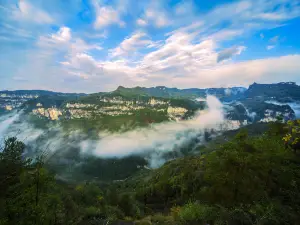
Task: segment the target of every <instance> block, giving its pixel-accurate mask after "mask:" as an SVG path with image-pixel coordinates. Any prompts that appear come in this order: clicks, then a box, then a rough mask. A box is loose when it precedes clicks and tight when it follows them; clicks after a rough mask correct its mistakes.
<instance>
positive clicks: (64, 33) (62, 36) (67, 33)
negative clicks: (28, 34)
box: [51, 27, 71, 42]
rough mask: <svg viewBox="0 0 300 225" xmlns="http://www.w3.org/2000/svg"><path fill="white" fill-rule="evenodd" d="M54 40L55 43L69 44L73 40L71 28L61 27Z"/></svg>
mask: <svg viewBox="0 0 300 225" xmlns="http://www.w3.org/2000/svg"><path fill="white" fill-rule="evenodd" d="M51 37H52V39H53V40H55V41H59V42H60V41H61V42H67V41H70V40H71V29H70V28H69V27H61V28H60V29H59V31H58V32H57V33H56V34H53V35H52V36H51Z"/></svg>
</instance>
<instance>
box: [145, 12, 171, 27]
mask: <svg viewBox="0 0 300 225" xmlns="http://www.w3.org/2000/svg"><path fill="white" fill-rule="evenodd" d="M145 17H146V19H147V20H149V21H151V22H153V23H154V25H155V26H156V27H158V28H161V27H165V26H168V25H170V24H171V21H170V19H169V18H168V17H167V15H166V13H165V12H164V11H160V10H158V9H152V8H149V9H147V10H146V12H145Z"/></svg>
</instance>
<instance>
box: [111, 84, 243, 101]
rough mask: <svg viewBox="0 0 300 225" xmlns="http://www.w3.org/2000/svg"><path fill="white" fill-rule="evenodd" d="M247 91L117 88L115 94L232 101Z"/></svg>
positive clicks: (236, 89) (237, 88) (160, 87)
mask: <svg viewBox="0 0 300 225" xmlns="http://www.w3.org/2000/svg"><path fill="white" fill-rule="evenodd" d="M246 90H247V89H246V88H244V87H232V88H206V89H199V88H189V89H178V88H168V87H165V86H157V87H150V88H145V87H135V88H125V87H122V86H119V87H118V88H117V90H116V91H115V92H117V93H120V94H123V95H126V96H130V95H137V94H139V95H143V96H153V97H164V98H189V99H194V98H204V97H205V96H206V95H207V94H209V95H214V96H217V97H218V98H219V99H221V100H233V99H236V98H237V97H240V94H242V93H244V92H245V91H246Z"/></svg>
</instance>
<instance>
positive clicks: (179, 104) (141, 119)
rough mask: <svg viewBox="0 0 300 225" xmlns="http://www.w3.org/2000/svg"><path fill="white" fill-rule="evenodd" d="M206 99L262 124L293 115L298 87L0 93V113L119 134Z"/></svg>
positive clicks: (185, 114) (232, 116) (177, 116)
mask: <svg viewBox="0 0 300 225" xmlns="http://www.w3.org/2000/svg"><path fill="white" fill-rule="evenodd" d="M207 95H214V96H216V97H217V98H218V99H220V100H221V101H222V102H223V104H224V109H225V115H226V118H227V119H229V120H232V121H236V122H235V123H236V124H240V125H241V124H248V123H253V122H259V121H260V122H268V121H272V120H276V118H277V117H278V116H281V117H283V118H284V119H285V120H288V119H293V118H295V116H296V115H299V112H298V108H297V107H298V106H299V105H300V104H299V102H300V100H299V99H300V87H299V86H298V85H296V84H295V83H293V82H285V83H278V84H257V83H254V84H252V85H250V86H249V88H248V89H246V88H242V87H232V88H207V89H198V88H190V89H178V88H168V87H165V86H157V87H150V88H146V87H134V88H125V87H123V86H119V87H118V88H117V89H116V90H115V91H112V92H99V93H94V94H83V93H60V92H52V91H43V90H17V91H1V92H0V114H4V113H7V112H10V111H11V110H13V109H18V110H23V112H25V114H26V115H28V116H29V117H30V119H31V121H33V122H34V124H38V125H43V124H45V123H47V121H59V122H60V124H61V125H62V126H63V127H65V128H66V129H68V130H72V129H81V130H84V131H88V130H95V131H96V130H97V131H100V130H109V131H125V130H130V129H134V128H136V127H145V126H148V125H150V124H153V123H161V122H164V121H178V120H185V119H188V118H191V117H193V115H194V114H195V112H196V111H198V110H203V109H205V108H206V102H205V98H206V96H207ZM298 100H299V102H298ZM291 102H293V104H291ZM297 113H298V114H297ZM240 125H239V126H240Z"/></svg>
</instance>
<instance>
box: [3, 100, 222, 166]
mask: <svg viewBox="0 0 300 225" xmlns="http://www.w3.org/2000/svg"><path fill="white" fill-rule="evenodd" d="M206 100H207V105H208V108H207V109H206V110H203V111H199V112H198V113H197V114H196V116H195V117H194V118H193V119H190V120H185V121H179V122H165V123H160V124H154V125H151V126H149V127H147V128H139V129H135V130H132V131H127V132H124V133H109V132H101V133H99V135H98V138H97V139H94V138H90V137H89V136H88V135H87V134H84V133H82V132H80V131H79V130H74V131H71V132H68V133H66V132H64V131H63V129H62V128H61V127H60V126H59V125H51V126H49V127H48V129H46V130H45V129H38V128H35V127H34V126H33V125H32V124H31V123H30V122H29V121H28V120H27V119H25V118H26V117H24V116H23V113H22V112H19V113H16V112H13V113H11V114H9V115H5V116H2V117H0V136H1V137H11V136H16V137H17V138H18V139H20V140H21V141H23V142H24V143H25V144H26V145H27V151H26V153H27V154H28V155H30V154H36V153H38V152H40V151H43V152H47V155H48V157H49V158H51V157H56V158H57V160H58V161H59V162H61V163H66V162H70V160H71V161H72V160H73V159H72V158H70V157H68V158H66V157H63V156H64V154H65V153H67V152H72V154H75V152H78V156H79V157H80V158H84V157H87V156H95V157H99V158H106V159H109V158H123V157H128V156H132V155H138V156H141V157H143V158H145V159H146V160H147V161H148V163H149V166H150V167H152V168H156V167H159V166H161V165H162V164H163V163H164V162H165V161H166V160H168V159H166V157H165V155H166V154H168V153H172V152H174V151H177V150H178V149H180V147H181V146H182V145H184V144H186V143H188V142H189V141H190V140H191V139H193V138H198V140H199V141H200V142H201V141H202V139H203V140H204V135H203V134H204V132H205V131H206V130H211V129H214V130H216V131H218V130H220V129H221V127H222V129H226V128H224V126H221V125H224V121H225V120H224V113H223V106H222V104H221V102H220V101H219V100H218V99H217V98H216V97H214V96H208V97H207V99H206ZM57 156H58V157H57ZM77 162H78V161H77Z"/></svg>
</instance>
